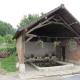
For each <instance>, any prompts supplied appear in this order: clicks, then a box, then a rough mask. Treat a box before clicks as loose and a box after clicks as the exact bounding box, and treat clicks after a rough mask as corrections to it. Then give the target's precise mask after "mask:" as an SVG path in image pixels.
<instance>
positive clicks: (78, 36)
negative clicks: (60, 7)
mask: <svg viewBox="0 0 80 80" xmlns="http://www.w3.org/2000/svg"><path fill="white" fill-rule="evenodd" d="M59 17H60V19H61V20H62V21H63V22H64V23H65V24H66V25H67V27H68V28H69V29H70V30H71V31H73V32H74V33H75V34H76V35H77V36H78V37H80V35H79V34H78V33H77V32H76V31H75V30H74V29H73V28H72V27H71V26H70V25H69V24H68V23H67V22H66V21H65V20H64V19H63V18H62V17H61V16H59Z"/></svg>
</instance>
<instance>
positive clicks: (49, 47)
mask: <svg viewBox="0 0 80 80" xmlns="http://www.w3.org/2000/svg"><path fill="white" fill-rule="evenodd" d="M25 48H26V49H25V56H26V57H27V56H30V55H31V54H35V55H36V56H40V55H41V56H43V55H45V54H46V53H48V54H49V55H51V54H52V52H54V53H56V50H55V49H54V48H53V43H51V42H44V49H42V48H41V46H40V45H37V44H36V42H28V43H26V44H25Z"/></svg>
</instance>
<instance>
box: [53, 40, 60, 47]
mask: <svg viewBox="0 0 80 80" xmlns="http://www.w3.org/2000/svg"><path fill="white" fill-rule="evenodd" d="M60 43H61V42H60V41H54V43H53V47H54V48H56V46H57V45H59V44H60Z"/></svg>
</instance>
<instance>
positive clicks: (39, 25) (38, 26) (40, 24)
mask: <svg viewBox="0 0 80 80" xmlns="http://www.w3.org/2000/svg"><path fill="white" fill-rule="evenodd" d="M53 17H54V15H53V16H51V17H50V18H48V19H46V20H45V21H43V22H42V23H39V24H38V25H37V26H35V27H34V28H32V29H30V30H29V31H28V32H27V33H30V32H32V31H33V30H35V29H37V28H40V27H41V26H42V25H43V24H44V23H46V22H47V21H49V20H50V19H52V18H53Z"/></svg>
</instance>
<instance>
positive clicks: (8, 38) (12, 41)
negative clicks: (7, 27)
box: [4, 34, 15, 43]
mask: <svg viewBox="0 0 80 80" xmlns="http://www.w3.org/2000/svg"><path fill="white" fill-rule="evenodd" d="M4 38H5V40H6V42H7V43H15V40H12V38H13V35H12V34H6V35H5V36H4Z"/></svg>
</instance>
